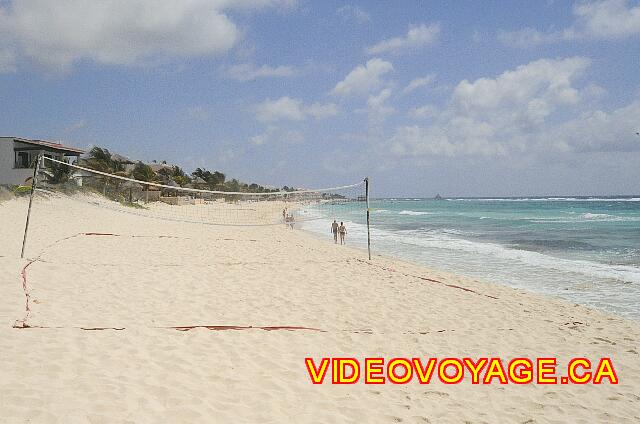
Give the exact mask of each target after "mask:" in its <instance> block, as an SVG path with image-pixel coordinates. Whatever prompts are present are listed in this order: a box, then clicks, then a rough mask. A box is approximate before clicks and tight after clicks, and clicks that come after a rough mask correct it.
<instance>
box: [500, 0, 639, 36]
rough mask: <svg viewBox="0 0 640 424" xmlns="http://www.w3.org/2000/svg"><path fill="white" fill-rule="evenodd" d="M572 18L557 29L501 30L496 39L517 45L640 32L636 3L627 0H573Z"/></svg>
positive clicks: (632, 34)
mask: <svg viewBox="0 0 640 424" xmlns="http://www.w3.org/2000/svg"><path fill="white" fill-rule="evenodd" d="M573 14H574V16H575V21H574V23H573V25H571V26H570V27H568V28H565V29H562V30H558V31H553V30H550V31H539V30H537V29H533V28H524V29H521V30H519V31H512V32H501V33H499V34H498V38H499V39H500V40H501V41H502V42H504V43H506V44H510V45H514V46H517V47H528V46H535V45H540V44H544V43H552V42H558V41H570V40H612V39H621V38H627V37H631V36H637V35H640V6H636V7H630V6H629V2H628V1H627V0H603V1H594V2H591V3H582V2H579V3H576V4H575V5H574V7H573Z"/></svg>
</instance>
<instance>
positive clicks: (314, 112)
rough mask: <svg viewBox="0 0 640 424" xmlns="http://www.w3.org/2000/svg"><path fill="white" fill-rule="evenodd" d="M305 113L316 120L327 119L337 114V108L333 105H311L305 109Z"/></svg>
mask: <svg viewBox="0 0 640 424" xmlns="http://www.w3.org/2000/svg"><path fill="white" fill-rule="evenodd" d="M305 113H306V114H307V115H310V116H313V117H314V118H316V119H323V118H329V117H331V116H335V115H337V114H338V106H336V104H335V103H324V104H322V103H313V104H312V105H309V106H308V107H306V108H305Z"/></svg>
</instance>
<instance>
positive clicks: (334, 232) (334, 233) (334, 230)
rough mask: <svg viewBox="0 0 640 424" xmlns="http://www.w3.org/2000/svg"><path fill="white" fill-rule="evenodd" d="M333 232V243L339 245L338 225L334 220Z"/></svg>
mask: <svg viewBox="0 0 640 424" xmlns="http://www.w3.org/2000/svg"><path fill="white" fill-rule="evenodd" d="M331 232H332V233H333V242H334V243H335V244H338V223H337V222H336V220H335V219H334V220H333V224H331Z"/></svg>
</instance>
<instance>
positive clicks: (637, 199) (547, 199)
mask: <svg viewBox="0 0 640 424" xmlns="http://www.w3.org/2000/svg"><path fill="white" fill-rule="evenodd" d="M446 200H447V201H450V202H640V197H615V198H607V197H587V198H579V197H542V198H531V197H521V198H500V197H496V198H474V199H446Z"/></svg>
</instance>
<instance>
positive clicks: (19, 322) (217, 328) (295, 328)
mask: <svg viewBox="0 0 640 424" xmlns="http://www.w3.org/2000/svg"><path fill="white" fill-rule="evenodd" d="M78 236H110V237H120V236H121V235H120V234H114V233H99V232H87V233H77V234H74V235H72V236H68V237H64V238H62V239H60V240H56V241H54V242H53V243H51V244H50V245H48V246H46V247H45V248H44V249H43V250H42V251H41V252H40V254H38V256H37V257H36V258H35V259H30V260H29V261H28V262H27V264H26V265H24V266H23V267H22V269H21V270H20V277H21V279H22V290H23V291H24V295H25V316H24V318H22V319H20V320H16V322H15V324H14V325H13V327H14V328H20V329H27V328H40V329H47V328H77V329H80V330H84V331H101V330H115V331H122V330H125V329H126V327H45V326H30V325H28V324H27V320H28V319H29V316H30V315H31V307H30V301H31V294H30V293H29V289H28V285H27V268H28V267H29V266H30V265H31V264H33V263H34V262H36V261H38V260H39V259H40V257H41V256H42V254H43V253H44V251H45V250H46V249H48V248H49V247H52V246H54V245H55V244H57V243H60V242H62V241H64V240H69V239H71V238H74V237H78ZM128 237H145V236H136V235H129V236H128ZM147 237H156V238H178V237H175V236H166V235H159V236H147ZM356 261H358V262H361V263H365V264H367V265H369V266H374V267H377V268H380V269H383V270H385V271H390V272H396V270H395V269H394V268H390V267H386V266H382V265H376V264H373V263H371V262H367V261H365V260H362V259H358V258H356ZM400 274H402V275H404V276H406V277H413V278H418V279H420V280H423V281H428V282H431V283H436V284H441V285H444V286H447V287H451V288H455V289H458V290H462V291H465V292H470V293H474V294H477V295H479V296H485V297H488V298H491V299H498V298H497V297H495V296H491V295H488V294H483V293H479V292H477V291H475V290H473V289H470V288H467V287H462V286H458V285H455V284H449V283H445V282H443V281H439V280H434V279H432V278H427V277H422V276H419V275H412V274H407V273H404V272H400ZM154 328H161V329H171V330H178V331H190V330H193V329H196V328H205V329H207V330H212V331H228V330H236V331H237V330H255V329H258V330H264V331H279V330H284V331H299V330H303V331H318V332H323V333H324V332H326V330H321V329H318V328H312V327H302V326H238V325H187V326H171V327H154ZM442 331H445V330H440V331H438V332H442ZM364 332H368V331H367V330H365V331H364ZM420 334H425V333H420Z"/></svg>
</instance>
